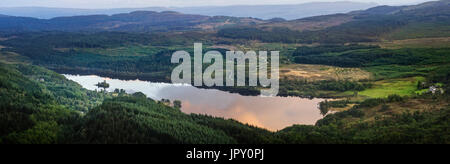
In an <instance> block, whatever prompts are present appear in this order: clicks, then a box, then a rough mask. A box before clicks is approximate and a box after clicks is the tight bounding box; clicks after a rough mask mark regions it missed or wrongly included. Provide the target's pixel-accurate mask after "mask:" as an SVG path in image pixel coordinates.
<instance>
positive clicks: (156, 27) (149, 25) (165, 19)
mask: <svg viewBox="0 0 450 164" xmlns="http://www.w3.org/2000/svg"><path fill="white" fill-rule="evenodd" d="M263 22H264V21H262V20H259V19H253V18H236V17H224V16H215V17H209V16H203V15H193V14H181V13H178V12H173V11H163V12H154V11H135V12H131V13H122V14H115V15H111V16H109V15H87V16H73V17H57V18H53V19H37V18H30V17H14V16H5V17H0V31H8V32H17V31H69V32H70V31H127V32H165V31H185V30H209V29H215V28H219V27H221V26H232V25H238V24H239V25H250V24H260V23H263Z"/></svg>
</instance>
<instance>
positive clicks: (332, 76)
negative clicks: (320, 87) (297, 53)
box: [280, 64, 371, 81]
mask: <svg viewBox="0 0 450 164" xmlns="http://www.w3.org/2000/svg"><path fill="white" fill-rule="evenodd" d="M280 75H281V77H282V78H288V79H295V80H298V79H306V80H308V81H320V80H350V81H359V80H364V79H370V78H371V73H369V72H367V71H364V70H362V69H359V68H340V67H333V66H324V65H309V64H290V65H284V66H282V67H281V68H280Z"/></svg>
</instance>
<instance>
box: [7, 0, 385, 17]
mask: <svg viewBox="0 0 450 164" xmlns="http://www.w3.org/2000/svg"><path fill="white" fill-rule="evenodd" d="M374 6H376V4H373V3H358V2H321V3H306V4H289V5H238V6H201V7H148V8H117V9H74V8H45V7H12V8H0V14H4V15H11V16H19V17H34V18H40V19H51V18H56V17H71V16H81V15H115V14H120V13H130V12H134V11H157V12H161V11H176V12H180V13H185V14H194V15H206V16H230V17H253V18H259V19H271V18H276V17H278V18H283V19H288V20H291V19H300V18H305V17H310V16H318V15H328V14H336V13H347V12H350V11H356V10H364V9H367V8H370V7H374Z"/></svg>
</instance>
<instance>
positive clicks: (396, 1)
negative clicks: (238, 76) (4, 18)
mask: <svg viewBox="0 0 450 164" xmlns="http://www.w3.org/2000/svg"><path fill="white" fill-rule="evenodd" d="M333 1H341V0H0V7H31V6H32V7H60V8H61V7H62V8H86V9H94V8H141V7H189V6H230V5H262V4H301V3H308V2H333ZM347 1H355V2H374V3H377V4H380V5H410V4H418V3H421V2H425V1H430V0H347Z"/></svg>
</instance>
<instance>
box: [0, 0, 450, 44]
mask: <svg viewBox="0 0 450 164" xmlns="http://www.w3.org/2000/svg"><path fill="white" fill-rule="evenodd" d="M449 11H450V5H449V1H448V0H441V1H435V2H427V3H423V4H419V5H413V6H379V7H374V8H370V9H367V10H363V11H354V12H350V13H346V14H334V15H324V16H316V17H309V18H304V19H298V20H291V21H286V20H284V19H270V20H261V19H256V18H251V17H229V16H204V15H195V14H184V13H178V12H173V11H162V12H153V11H135V12H131V13H122V14H115V15H111V16H109V15H87V16H72V17H57V18H53V19H36V18H30V17H13V16H0V31H3V32H5V31H7V32H24V31H70V32H75V31H76V32H80V31H85V32H86V31H88V32H92V31H94V32H99V31H121V32H167V31H217V30H221V31H219V33H218V34H219V36H221V37H227V38H239V39H252V40H261V41H264V42H300V43H310V42H337V41H341V42H361V41H364V42H367V41H373V40H376V39H380V38H388V39H392V38H393V39H398V38H400V39H403V38H405V37H406V38H416V37H430V36H431V37H432V36H438V35H439V36H442V35H444V36H449V35H450V34H449V32H448V30H446V29H448V27H449V23H450V21H449V15H450V13H449Z"/></svg>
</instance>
